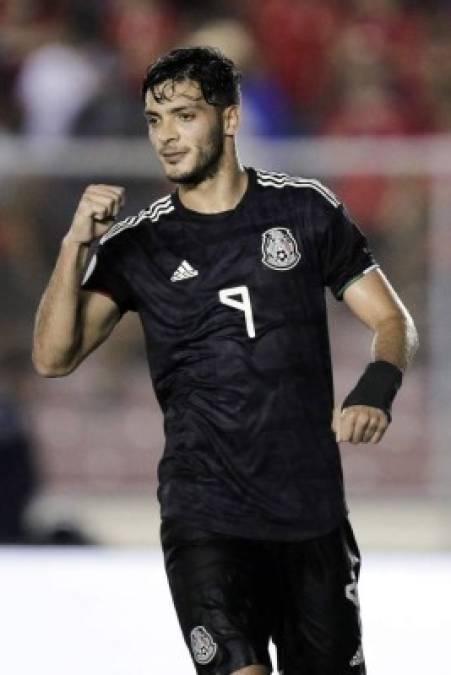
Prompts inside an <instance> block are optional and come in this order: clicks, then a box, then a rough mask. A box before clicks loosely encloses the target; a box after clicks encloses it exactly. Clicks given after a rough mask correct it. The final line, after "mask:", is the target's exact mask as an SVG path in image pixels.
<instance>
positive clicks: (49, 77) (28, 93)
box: [17, 0, 109, 136]
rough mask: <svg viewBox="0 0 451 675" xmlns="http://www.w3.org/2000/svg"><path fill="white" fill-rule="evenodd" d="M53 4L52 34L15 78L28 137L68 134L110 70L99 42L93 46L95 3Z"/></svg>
mask: <svg viewBox="0 0 451 675" xmlns="http://www.w3.org/2000/svg"><path fill="white" fill-rule="evenodd" d="M57 5H59V8H60V10H61V11H60V13H59V14H58V19H59V21H58V22H56V29H55V33H54V35H53V36H52V38H50V39H49V40H48V42H47V43H46V44H44V45H41V46H39V47H37V48H35V49H33V50H31V51H30V52H29V54H28V55H27V56H26V57H25V59H24V62H23V65H22V68H21V71H20V73H19V76H18V82H17V96H18V100H19V101H20V103H21V104H22V106H23V111H24V132H25V133H26V134H28V135H31V136H40V135H53V136H55V135H64V134H67V133H68V132H69V131H70V129H71V126H72V124H73V122H74V120H75V119H76V117H77V115H78V114H79V113H80V111H81V110H82V109H83V108H84V107H85V106H86V104H87V103H88V101H90V99H92V98H93V97H94V96H95V94H96V92H97V91H98V90H99V89H100V88H101V86H102V81H103V79H104V77H105V75H106V70H107V69H108V66H109V59H108V58H107V55H106V53H105V51H104V50H102V48H101V42H100V44H99V42H96V41H94V36H98V35H99V31H98V27H99V16H98V13H97V12H96V4H95V3H93V5H92V6H90V7H89V6H88V5H87V4H86V3H83V2H81V1H80V0H79V1H78V2H77V3H74V4H73V5H72V4H70V3H69V4H66V3H64V2H60V3H57ZM64 9H65V10H66V11H65V12H64V11H63V10H64Z"/></svg>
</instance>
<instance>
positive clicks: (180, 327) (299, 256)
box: [82, 168, 377, 540]
mask: <svg viewBox="0 0 451 675" xmlns="http://www.w3.org/2000/svg"><path fill="white" fill-rule="evenodd" d="M247 172H248V176H249V182H248V187H247V190H246V193H245V195H244V196H243V198H242V200H241V202H240V203H239V204H238V205H237V206H236V208H234V209H232V210H230V211H226V212H222V213H213V214H202V213H198V212H195V211H191V210H189V209H187V208H185V207H184V206H183V204H182V203H181V201H180V199H179V197H178V193H177V191H176V192H174V193H173V194H171V195H168V196H167V197H164V198H162V199H159V200H158V201H156V202H155V203H154V204H152V205H151V206H150V208H148V209H146V210H143V211H141V212H140V214H139V215H138V216H136V217H132V218H128V219H127V220H125V221H123V222H120V223H117V224H115V225H114V226H113V227H112V228H111V229H110V230H109V231H108V232H107V233H106V234H105V235H104V236H103V237H102V238H101V239H100V240H99V241H98V243H97V245H96V247H95V252H94V254H93V255H92V257H91V258H90V260H89V262H88V264H87V269H86V272H85V274H84V278H83V281H82V287H83V288H84V289H88V290H100V291H103V292H106V293H108V294H109V295H110V296H111V297H112V298H113V299H114V301H115V302H116V303H117V304H118V306H119V307H120V309H121V312H125V311H127V310H134V311H137V312H139V316H140V318H141V321H142V325H143V329H144V334H145V340H146V348H147V355H148V361H149V367H150V373H151V377H152V380H153V384H154V389H155V393H156V396H157V398H158V401H159V403H160V405H161V408H162V411H163V413H164V429H165V434H166V443H165V448H164V453H163V457H162V459H161V461H160V464H159V468H158V478H159V488H158V498H159V500H160V504H161V511H162V515H163V516H165V517H174V518H180V519H184V520H186V521H189V522H191V523H192V524H194V525H198V526H199V527H204V528H206V529H212V530H216V531H218V532H223V533H225V534H230V535H238V536H246V537H255V538H260V539H261V538H263V539H275V540H284V539H285V540H287V539H302V538H308V537H311V536H316V535H319V534H322V533H325V532H327V531H328V530H330V529H332V528H333V527H334V526H335V525H337V524H338V523H339V521H340V520H341V519H342V517H343V515H344V514H345V513H346V503H345V498H344V491H343V480H342V470H341V462H340V456H339V449H338V445H337V443H336V441H335V436H334V434H333V432H332V430H331V418H332V410H333V383H332V370H331V359H330V347H329V336H328V328H327V318H326V304H325V287H326V286H329V287H330V288H331V290H332V292H333V293H334V295H335V297H336V298H337V299H339V300H340V299H341V298H342V295H343V291H344V289H345V288H346V287H347V286H348V285H349V284H350V283H352V281H353V280H355V279H357V278H359V277H360V276H361V275H363V274H366V273H367V272H368V271H370V270H372V269H373V268H374V267H376V266H377V265H376V263H375V262H374V259H373V257H372V254H371V252H370V251H369V249H368V245H367V241H366V239H365V237H364V236H363V234H362V233H361V231H360V230H359V229H358V227H357V226H356V225H355V224H354V223H353V222H352V220H351V219H350V217H349V216H348V215H347V213H346V210H345V209H344V207H343V205H342V204H341V203H340V202H339V201H338V199H337V198H336V196H335V195H334V194H333V193H332V192H330V191H329V190H328V189H327V188H326V187H324V186H323V185H322V184H321V183H319V182H318V181H315V180H309V179H303V178H294V177H291V176H288V175H286V174H280V173H272V172H267V171H256V170H254V169H252V168H248V169H247Z"/></svg>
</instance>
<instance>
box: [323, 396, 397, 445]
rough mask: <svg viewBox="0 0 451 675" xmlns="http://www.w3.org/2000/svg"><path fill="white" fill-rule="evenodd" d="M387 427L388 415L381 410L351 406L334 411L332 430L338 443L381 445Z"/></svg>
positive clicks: (365, 406)
mask: <svg viewBox="0 0 451 675" xmlns="http://www.w3.org/2000/svg"><path fill="white" fill-rule="evenodd" d="M387 427H388V418H387V415H386V414H385V413H384V411H383V410H379V408H373V407H371V406H367V405H351V406H349V408H344V410H340V408H336V409H335V410H334V416H333V420H332V430H333V431H334V432H335V438H336V440H337V443H339V442H340V441H349V442H350V443H379V441H380V440H381V438H382V436H383V435H384V433H385V431H386V429H387Z"/></svg>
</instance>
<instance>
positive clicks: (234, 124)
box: [223, 105, 241, 136]
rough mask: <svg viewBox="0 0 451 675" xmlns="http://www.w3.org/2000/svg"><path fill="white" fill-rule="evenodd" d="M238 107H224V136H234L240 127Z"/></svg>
mask: <svg viewBox="0 0 451 675" xmlns="http://www.w3.org/2000/svg"><path fill="white" fill-rule="evenodd" d="M240 114H241V113H240V107H239V106H238V105H229V106H227V108H224V111H223V120H224V134H225V136H235V134H236V133H237V131H238V129H239V127H240Z"/></svg>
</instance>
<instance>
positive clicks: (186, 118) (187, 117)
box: [179, 113, 194, 122]
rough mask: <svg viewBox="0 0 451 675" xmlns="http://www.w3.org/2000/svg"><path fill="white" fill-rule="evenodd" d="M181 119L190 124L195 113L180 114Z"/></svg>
mask: <svg viewBox="0 0 451 675" xmlns="http://www.w3.org/2000/svg"><path fill="white" fill-rule="evenodd" d="M179 117H180V119H181V120H183V121H184V122H189V121H190V120H192V119H194V115H193V113H180V114H179Z"/></svg>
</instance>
